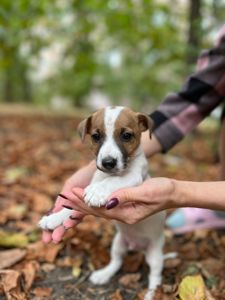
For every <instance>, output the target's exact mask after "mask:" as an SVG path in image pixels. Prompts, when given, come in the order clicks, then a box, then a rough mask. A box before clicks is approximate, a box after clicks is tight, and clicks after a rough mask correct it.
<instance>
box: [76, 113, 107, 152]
mask: <svg viewBox="0 0 225 300" xmlns="http://www.w3.org/2000/svg"><path fill="white" fill-rule="evenodd" d="M104 113H105V110H104V109H101V110H98V111H97V112H95V113H93V114H92V115H91V116H90V117H88V118H87V119H85V120H83V121H82V122H81V123H80V124H79V125H78V132H79V133H80V136H81V139H82V141H84V139H85V137H86V135H92V134H93V133H95V132H97V131H98V132H99V133H100V134H102V135H103V136H104V135H105V126H104ZM102 143H103V139H102V140H101V141H100V142H99V143H95V142H94V141H92V144H91V149H92V151H93V152H94V153H95V155H97V153H98V151H99V149H100V147H101V145H102Z"/></svg>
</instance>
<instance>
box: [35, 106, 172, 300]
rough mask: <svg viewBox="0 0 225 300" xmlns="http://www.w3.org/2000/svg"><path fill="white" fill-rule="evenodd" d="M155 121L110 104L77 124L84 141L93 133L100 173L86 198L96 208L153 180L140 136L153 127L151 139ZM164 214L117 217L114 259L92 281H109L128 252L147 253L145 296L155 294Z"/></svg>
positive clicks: (46, 220)
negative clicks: (114, 195) (129, 220)
mask: <svg viewBox="0 0 225 300" xmlns="http://www.w3.org/2000/svg"><path fill="white" fill-rule="evenodd" d="M152 126H153V122H152V120H151V119H150V117H149V116H148V115H145V114H141V113H135V112H133V111H132V110H130V109H128V108H125V107H122V106H116V107H106V108H104V109H101V110H99V111H97V112H95V113H94V114H93V115H91V116H90V117H89V118H87V119H85V120H84V121H82V122H81V123H80V124H79V126H78V131H79V133H80V136H81V139H82V141H83V140H84V139H85V137H86V136H87V135H89V136H90V137H91V141H92V150H93V151H94V153H95V156H96V166H97V171H96V172H95V174H94V176H93V179H92V181H91V183H90V185H89V186H87V187H86V189H85V196H84V201H85V202H86V203H87V204H88V205H91V206H97V207H99V206H104V205H105V204H106V201H107V199H108V197H109V196H110V195H111V194H112V193H113V192H114V191H116V190H118V189H120V188H125V187H132V186H137V185H140V184H141V183H142V182H143V181H144V180H146V179H147V178H149V174H148V163H147V160H146V158H145V155H144V153H143V150H142V148H141V146H140V141H141V134H142V132H143V131H146V130H148V131H149V136H150V137H151V132H152ZM70 215H71V210H68V209H62V210H61V211H60V212H58V213H55V214H52V215H50V216H45V217H43V218H42V219H41V221H40V222H39V225H40V227H41V228H42V229H50V230H53V229H55V228H56V227H57V226H59V225H61V224H62V223H63V221H65V220H66V219H68V218H69V217H70ZM164 221H165V212H159V213H157V214H155V215H153V216H150V217H148V218H146V219H145V220H143V221H141V222H139V223H137V224H125V223H121V222H118V221H116V222H115V223H116V228H117V230H118V231H117V233H116V235H115V237H114V239H113V242H112V247H111V260H110V262H109V264H108V265H107V266H106V267H104V268H103V269H100V270H97V271H95V272H93V273H92V274H91V276H90V280H91V282H92V283H93V284H96V285H99V284H105V283H107V282H109V281H110V279H111V277H112V276H113V275H114V274H115V273H116V272H117V271H118V270H119V269H120V267H121V265H122V260H123V256H124V255H125V254H126V252H127V251H128V250H141V251H144V253H145V258H146V262H147V264H148V265H149V267H150V270H151V272H150V274H149V284H148V292H147V294H146V296H145V300H150V299H152V298H153V296H154V291H155V289H156V287H157V286H158V285H160V284H161V279H162V277H161V273H162V269H163V262H164V259H165V256H164V255H163V245H164V235H163V228H164ZM167 257H169V255H167Z"/></svg>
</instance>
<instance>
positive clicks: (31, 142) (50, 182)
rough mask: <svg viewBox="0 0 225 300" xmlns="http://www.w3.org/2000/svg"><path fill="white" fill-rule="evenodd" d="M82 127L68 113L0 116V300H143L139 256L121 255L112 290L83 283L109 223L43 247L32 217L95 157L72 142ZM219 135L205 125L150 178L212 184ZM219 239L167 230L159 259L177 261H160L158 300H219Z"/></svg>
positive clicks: (222, 288) (223, 278)
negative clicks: (165, 254)
mask: <svg viewBox="0 0 225 300" xmlns="http://www.w3.org/2000/svg"><path fill="white" fill-rule="evenodd" d="M79 121H80V119H79V118H78V117H75V116H73V115H71V114H70V115H59V114H57V115H54V114H49V115H47V114H38V113H35V114H32V113H26V114H25V113H17V112H16V111H14V112H13V113H10V112H5V113H4V114H1V115H0V154H1V159H0V180H1V185H0V226H1V230H0V299H2V300H3V299H9V300H11V299H19V300H22V299H34V300H39V299H50V300H63V299H65V300H70V299H71V300H72V299H85V300H88V299H95V300H97V299H99V300H100V299H102V300H103V299H111V300H121V299H124V300H131V299H139V300H141V299H143V296H144V292H145V290H146V286H147V274H148V267H147V266H146V264H145V262H144V260H143V256H142V254H140V253H136V252H133V253H130V254H129V255H127V257H126V259H125V262H124V264H123V268H122V270H121V271H120V272H119V273H118V274H117V275H116V276H115V277H114V278H113V280H112V281H111V282H110V284H107V285H104V286H102V287H97V288H96V287H94V286H93V285H92V284H90V283H89V281H88V276H89V274H90V273H91V271H92V270H93V269H95V268H100V267H102V266H104V265H105V264H106V263H107V262H108V259H109V249H110V244H111V240H112V237H113V235H114V228H113V226H112V224H111V223H110V222H108V221H106V220H100V219H96V218H94V217H87V218H86V219H85V221H84V222H82V223H81V224H80V225H78V226H77V228H74V229H72V230H69V231H68V232H67V235H66V237H65V239H64V241H63V243H61V244H59V245H53V244H51V245H44V244H43V243H42V242H41V241H40V234H41V232H40V230H39V229H38V228H37V222H38V220H39V218H40V217H41V216H42V215H43V214H45V213H46V212H47V211H48V210H49V209H50V208H51V207H52V205H53V203H54V199H55V198H56V195H57V193H59V192H60V189H61V187H62V185H63V182H64V181H65V179H66V178H67V177H69V176H70V175H71V174H72V173H73V172H74V171H76V170H77V169H78V168H80V167H81V166H83V165H85V163H87V162H88V161H89V160H90V159H91V158H92V154H91V153H90V152H89V150H88V149H87V147H85V146H84V145H82V144H81V142H80V140H79V138H78V136H77V134H76V126H77V124H78V122H79ZM218 136H219V131H218V129H217V127H216V126H211V125H210V126H208V125H207V126H202V127H201V129H199V130H198V131H197V132H195V133H194V134H192V135H190V136H189V137H188V138H186V139H185V140H184V141H183V142H182V143H180V145H179V146H176V147H175V148H174V150H173V151H171V152H170V153H169V154H167V155H157V156H155V157H154V158H152V159H151V161H150V169H151V173H152V175H153V176H168V177H173V178H177V179H189V180H216V179H217V178H218V168H219V165H218V155H217V150H216V149H217V146H218ZM224 232H225V231H223V230H197V231H195V232H194V233H187V234H184V235H182V236H174V235H173V234H172V233H171V232H170V231H169V230H168V229H166V230H165V234H166V246H165V252H168V251H176V252H178V257H177V258H175V259H171V260H168V261H167V262H166V263H165V268H164V271H163V284H162V286H161V287H160V288H159V290H158V292H157V295H156V297H155V298H156V299H163V300H166V299H185V300H186V299H193V300H195V299H196V300H201V299H208V300H211V299H219V300H222V299H225V235H224ZM191 279H193V281H191ZM193 282H194V283H193ZM196 282H197V287H196V286H195V284H196ZM193 289H195V292H196V293H195V292H193ZM185 292H186V294H185ZM194 293H195V294H194ZM184 294H185V295H186V296H185V295H184ZM187 294H189V295H191V296H192V298H191V297H190V298H188V297H187ZM193 295H194V296H193Z"/></svg>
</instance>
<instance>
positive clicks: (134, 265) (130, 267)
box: [123, 253, 144, 273]
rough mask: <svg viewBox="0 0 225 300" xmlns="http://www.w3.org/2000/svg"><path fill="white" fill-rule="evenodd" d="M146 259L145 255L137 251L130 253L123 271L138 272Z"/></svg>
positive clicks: (125, 260)
mask: <svg viewBox="0 0 225 300" xmlns="http://www.w3.org/2000/svg"><path fill="white" fill-rule="evenodd" d="M143 261H144V256H143V254H142V253H135V254H132V255H128V256H127V257H125V259H124V263H123V271H125V272H130V273H134V272H137V271H138V270H139V268H140V266H141V264H142V263H143Z"/></svg>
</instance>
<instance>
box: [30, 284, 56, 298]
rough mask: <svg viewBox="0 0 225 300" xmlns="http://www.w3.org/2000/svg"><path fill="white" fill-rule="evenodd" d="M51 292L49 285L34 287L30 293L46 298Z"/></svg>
mask: <svg viewBox="0 0 225 300" xmlns="http://www.w3.org/2000/svg"><path fill="white" fill-rule="evenodd" d="M51 293H52V288H50V287H36V288H35V289H33V290H32V294H34V295H35V296H36V297H40V298H41V299H42V298H47V299H49V297H50V295H51Z"/></svg>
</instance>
